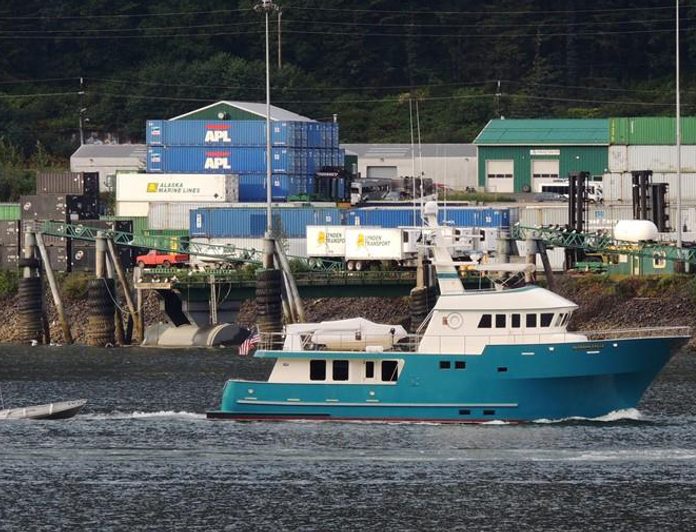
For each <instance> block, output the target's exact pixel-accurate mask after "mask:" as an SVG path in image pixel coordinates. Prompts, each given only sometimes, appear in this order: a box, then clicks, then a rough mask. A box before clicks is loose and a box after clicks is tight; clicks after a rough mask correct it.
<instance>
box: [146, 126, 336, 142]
mask: <svg viewBox="0 0 696 532" xmlns="http://www.w3.org/2000/svg"><path fill="white" fill-rule="evenodd" d="M305 124H306V122H295V121H282V122H272V123H271V144H272V145H273V146H281V147H293V148H301V147H307V134H306V129H305ZM146 137H147V138H146V141H147V144H148V146H206V147H224V146H240V147H265V146H266V121H265V120H148V121H147V124H146ZM322 141H323V142H326V144H325V145H322V146H317V147H327V148H328V147H331V142H332V141H333V139H332V138H331V137H329V138H327V139H322Z"/></svg>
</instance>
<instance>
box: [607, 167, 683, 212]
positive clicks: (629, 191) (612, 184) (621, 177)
mask: <svg viewBox="0 0 696 532" xmlns="http://www.w3.org/2000/svg"><path fill="white" fill-rule="evenodd" d="M652 181H653V183H667V184H668V185H669V188H668V190H667V201H668V202H670V203H673V204H676V202H677V190H678V187H677V174H676V173H672V172H653V176H652ZM602 187H603V192H604V200H605V202H606V203H613V202H627V203H628V204H629V205H630V204H631V203H632V201H633V179H632V175H631V173H630V172H611V173H606V174H604V176H603V177H602ZM681 200H682V202H694V201H696V172H683V173H682V174H681Z"/></svg>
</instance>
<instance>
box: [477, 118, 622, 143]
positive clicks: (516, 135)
mask: <svg viewBox="0 0 696 532" xmlns="http://www.w3.org/2000/svg"><path fill="white" fill-rule="evenodd" d="M474 144H478V145H481V146H486V145H492V146H495V145H498V146H530V145H531V146H544V145H546V146H561V145H572V146H577V145H595V146H607V145H608V144H609V120H608V119H606V118H601V119H594V118H593V119H583V118H569V119H563V118H560V119H523V120H518V119H512V120H506V119H495V120H491V121H490V122H488V124H486V127H484V128H483V130H482V131H481V133H479V134H478V136H477V137H476V139H475V140H474Z"/></svg>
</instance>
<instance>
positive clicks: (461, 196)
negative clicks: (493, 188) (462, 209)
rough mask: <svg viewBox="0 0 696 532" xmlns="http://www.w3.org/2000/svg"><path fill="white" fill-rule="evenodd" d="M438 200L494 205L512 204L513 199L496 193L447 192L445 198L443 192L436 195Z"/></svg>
mask: <svg viewBox="0 0 696 532" xmlns="http://www.w3.org/2000/svg"><path fill="white" fill-rule="evenodd" d="M438 199H439V200H444V199H447V200H449V201H472V202H482V203H494V202H501V201H502V202H514V201H516V200H515V197H514V196H509V195H506V194H498V193H497V192H459V191H447V195H446V196H445V193H444V192H440V193H439V194H438Z"/></svg>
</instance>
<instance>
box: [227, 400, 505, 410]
mask: <svg viewBox="0 0 696 532" xmlns="http://www.w3.org/2000/svg"><path fill="white" fill-rule="evenodd" d="M237 404H240V405H274V406H287V405H293V406H294V405H302V406H386V407H390V408H391V407H408V408H517V406H518V405H517V403H376V402H372V403H339V402H333V401H331V402H319V401H306V402H305V401H300V402H298V401H297V400H296V399H294V400H292V401H248V400H246V399H238V400H237Z"/></svg>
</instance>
